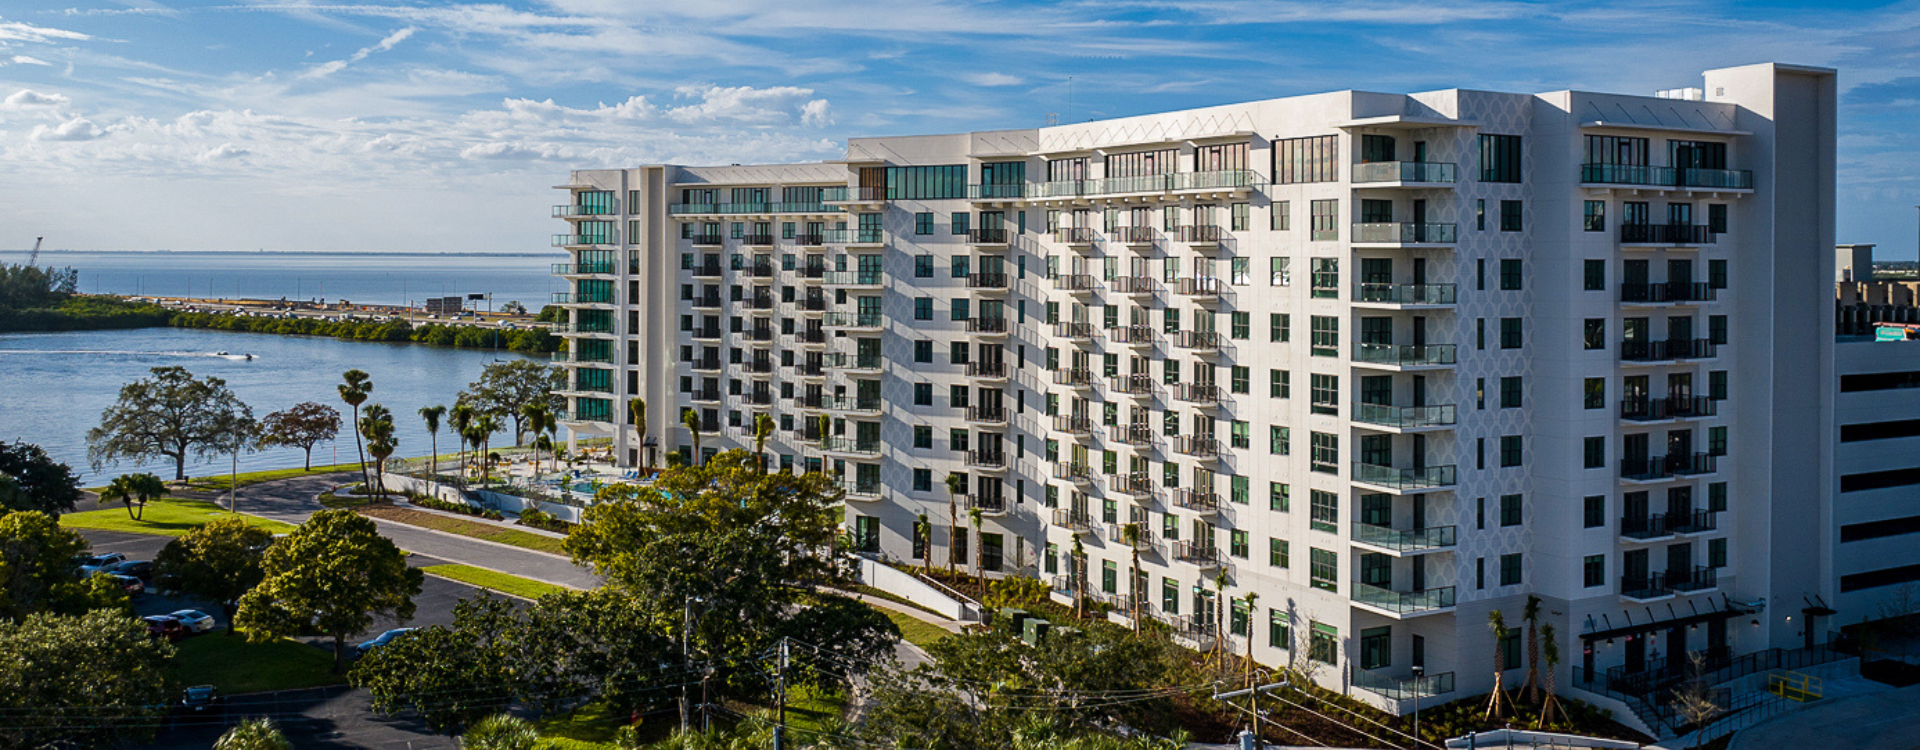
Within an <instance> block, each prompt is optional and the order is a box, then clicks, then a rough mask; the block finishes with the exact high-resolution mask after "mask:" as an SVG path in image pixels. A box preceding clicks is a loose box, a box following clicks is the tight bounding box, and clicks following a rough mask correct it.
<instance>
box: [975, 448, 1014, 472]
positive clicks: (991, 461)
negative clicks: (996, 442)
mask: <svg viewBox="0 0 1920 750" xmlns="http://www.w3.org/2000/svg"><path fill="white" fill-rule="evenodd" d="M967 465H968V466H978V467H981V468H988V469H994V468H1000V467H1004V466H1006V465H1007V452H1006V451H1005V450H1001V449H998V448H996V449H993V450H971V451H967Z"/></svg>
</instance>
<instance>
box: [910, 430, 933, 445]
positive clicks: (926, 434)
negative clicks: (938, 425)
mask: <svg viewBox="0 0 1920 750" xmlns="http://www.w3.org/2000/svg"><path fill="white" fill-rule="evenodd" d="M913 447H915V448H919V449H922V450H931V449H932V448H933V427H932V426H930V425H924V424H919V425H914V426H913Z"/></svg>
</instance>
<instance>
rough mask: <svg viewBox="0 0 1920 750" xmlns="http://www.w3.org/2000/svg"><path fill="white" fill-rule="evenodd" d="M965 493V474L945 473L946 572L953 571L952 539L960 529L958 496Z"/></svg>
mask: <svg viewBox="0 0 1920 750" xmlns="http://www.w3.org/2000/svg"><path fill="white" fill-rule="evenodd" d="M965 494H967V475H965V474H961V473H959V472H948V473H947V572H948V573H952V572H953V541H954V537H955V536H956V532H958V531H959V530H960V496H961V495H965Z"/></svg>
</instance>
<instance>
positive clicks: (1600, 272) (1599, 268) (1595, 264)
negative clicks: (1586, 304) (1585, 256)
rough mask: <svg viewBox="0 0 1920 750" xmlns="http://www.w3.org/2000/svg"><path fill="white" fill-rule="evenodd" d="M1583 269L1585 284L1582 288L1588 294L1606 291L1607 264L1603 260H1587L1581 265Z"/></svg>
mask: <svg viewBox="0 0 1920 750" xmlns="http://www.w3.org/2000/svg"><path fill="white" fill-rule="evenodd" d="M1583 267H1584V270H1585V274H1584V275H1585V277H1586V283H1585V284H1584V285H1583V286H1582V288H1583V289H1585V290H1586V291H1589V292H1604V291H1606V290H1607V262H1606V261H1604V260H1588V261H1586V262H1585V263H1584V264H1583Z"/></svg>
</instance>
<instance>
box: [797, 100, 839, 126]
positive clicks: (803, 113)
mask: <svg viewBox="0 0 1920 750" xmlns="http://www.w3.org/2000/svg"><path fill="white" fill-rule="evenodd" d="M800 124H801V125H805V126H807V127H810V128H824V127H826V126H828V125H832V124H833V113H831V112H828V111H827V100H825V99H815V100H813V101H810V102H807V103H806V104H802V105H800Z"/></svg>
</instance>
